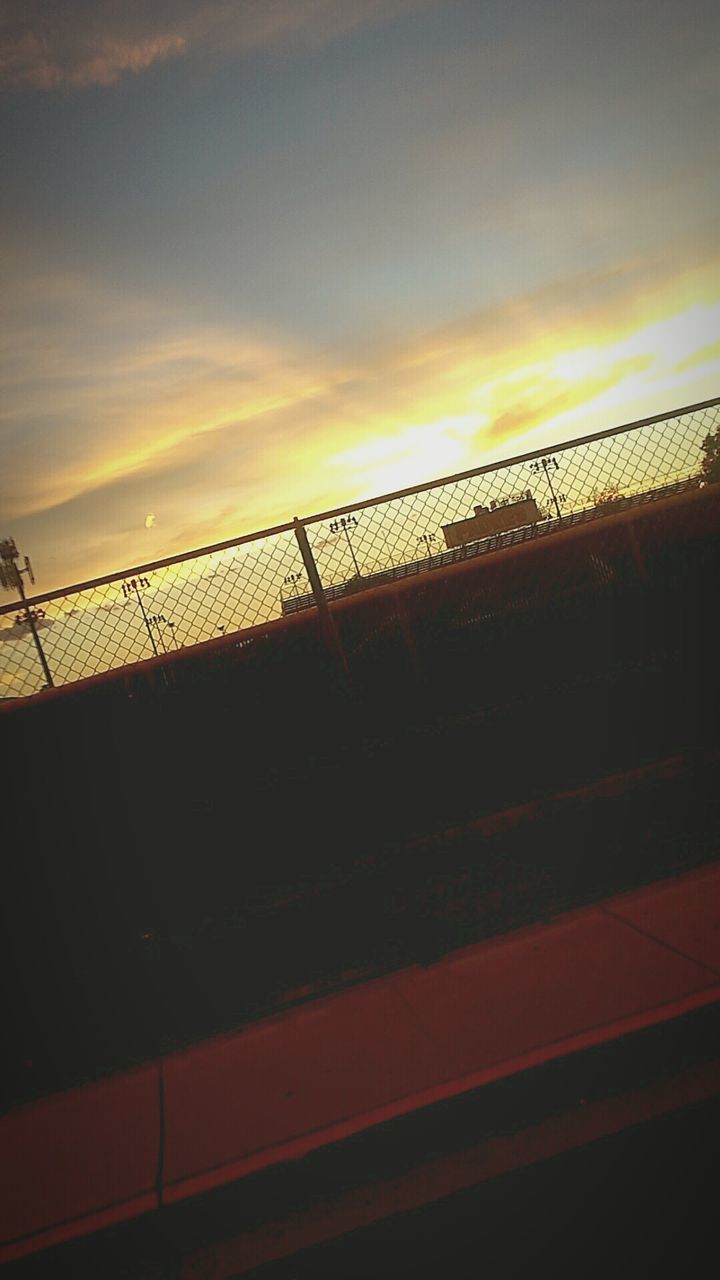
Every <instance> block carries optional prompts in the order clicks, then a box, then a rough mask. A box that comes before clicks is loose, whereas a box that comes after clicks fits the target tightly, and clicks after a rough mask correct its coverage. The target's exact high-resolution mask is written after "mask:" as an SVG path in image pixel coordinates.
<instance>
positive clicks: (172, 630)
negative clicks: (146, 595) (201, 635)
mask: <svg viewBox="0 0 720 1280" xmlns="http://www.w3.org/2000/svg"><path fill="white" fill-rule="evenodd" d="M167 625H168V626H169V628H170V635H171V636H172V638H173V644H174V645H175V648H176V649H179V648H180V645H179V644H178V638H177V632H176V631H175V623H174V622H173V621H172V618H168V620H167Z"/></svg>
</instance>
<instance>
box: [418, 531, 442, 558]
mask: <svg viewBox="0 0 720 1280" xmlns="http://www.w3.org/2000/svg"><path fill="white" fill-rule="evenodd" d="M418 542H424V543H425V549H426V551H427V556H428V559H430V557H431V556H432V547H431V543H433V542H437V538H436V537H435V534H434V533H421V534H420V536H419V538H418Z"/></svg>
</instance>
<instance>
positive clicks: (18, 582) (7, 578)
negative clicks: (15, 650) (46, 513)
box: [0, 538, 55, 689]
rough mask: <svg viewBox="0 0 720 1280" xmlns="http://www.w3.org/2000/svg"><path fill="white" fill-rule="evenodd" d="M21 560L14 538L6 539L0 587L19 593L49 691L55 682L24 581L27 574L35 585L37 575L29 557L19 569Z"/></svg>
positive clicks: (0, 546) (0, 555) (0, 549)
mask: <svg viewBox="0 0 720 1280" xmlns="http://www.w3.org/2000/svg"><path fill="white" fill-rule="evenodd" d="M19 558H20V552H19V551H18V549H17V547H16V545H15V541H14V539H13V538H4V539H3V540H2V541H0V586H3V587H4V588H5V590H6V591H13V590H15V591H17V592H18V595H19V596H20V600H21V603H22V607H23V610H24V612H25V619H26V621H27V624H28V626H29V627H30V630H31V632H32V638H33V640H34V641H35V648H36V649H37V655H38V658H39V659H40V665H41V667H42V669H43V674H44V676H45V680H46V682H47V687H48V689H53V688H54V687H55V682H54V680H53V678H52V676H51V674H50V668H49V666H48V664H47V658H46V657H45V652H44V650H43V647H42V645H41V643H40V637H39V635H38V633H37V627H36V626H35V614H34V612H33V610H32V609H31V607H30V605H29V604H28V602H27V597H26V595H25V587H24V585H23V580H22V575H23V574H24V573H26V574H27V576H28V578H29V579H30V582H32V583H33V584H34V582H35V575H34V573H33V571H32V565H31V564H30V558H29V556H25V566H24V568H22V569H19V568H18V565H17V563H16V562H17V560H18V559H19Z"/></svg>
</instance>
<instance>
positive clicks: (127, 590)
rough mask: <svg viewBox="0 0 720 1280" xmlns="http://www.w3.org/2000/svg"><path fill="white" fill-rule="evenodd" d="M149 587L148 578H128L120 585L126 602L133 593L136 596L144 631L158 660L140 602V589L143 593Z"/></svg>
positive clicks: (155, 646)
mask: <svg viewBox="0 0 720 1280" xmlns="http://www.w3.org/2000/svg"><path fill="white" fill-rule="evenodd" d="M149 586H150V580H149V579H148V578H128V579H127V581H126V582H123V584H122V593H123V595H124V596H125V599H126V600H128V599H129V598H130V596H132V595H133V593H134V594H135V595H136V596H137V602H138V604H139V605H140V612H141V614H142V616H143V622H144V623H145V630H146V631H147V633H148V636H149V637H150V644H151V645H152V651H153V653H154V654H155V657H156V658H159V657H160V654H159V653H158V650H157V645H156V643H155V637H154V635H153V633H152V627H151V626H150V619H149V618H148V616H147V614H146V612H145V606H144V604H143V602H142V597H141V595H140V590H141V588H142V590H143V591H144V590H145V588H146V587H149Z"/></svg>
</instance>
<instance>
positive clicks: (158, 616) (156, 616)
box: [150, 613, 167, 653]
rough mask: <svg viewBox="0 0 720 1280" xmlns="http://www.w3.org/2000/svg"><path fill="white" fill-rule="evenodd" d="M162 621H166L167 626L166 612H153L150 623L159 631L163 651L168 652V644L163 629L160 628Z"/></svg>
mask: <svg viewBox="0 0 720 1280" xmlns="http://www.w3.org/2000/svg"><path fill="white" fill-rule="evenodd" d="M161 622H164V623H165V626H167V618H166V617H165V614H164V613H152V614H151V615H150V624H151V626H153V627H155V630H156V631H157V633H158V640H159V641H160V644H161V645H162V651H163V653H167V645H166V644H165V641H164V639H163V634H162V631H161V630H160V623H161Z"/></svg>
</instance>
